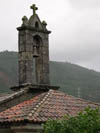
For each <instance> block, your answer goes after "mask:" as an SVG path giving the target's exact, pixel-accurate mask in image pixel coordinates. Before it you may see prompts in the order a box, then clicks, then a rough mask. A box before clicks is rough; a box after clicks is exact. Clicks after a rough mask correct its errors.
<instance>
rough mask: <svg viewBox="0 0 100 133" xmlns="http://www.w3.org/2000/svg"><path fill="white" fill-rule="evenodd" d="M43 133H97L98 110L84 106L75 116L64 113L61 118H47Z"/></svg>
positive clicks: (98, 124) (99, 115)
mask: <svg viewBox="0 0 100 133" xmlns="http://www.w3.org/2000/svg"><path fill="white" fill-rule="evenodd" d="M43 127H44V133H98V131H100V110H99V108H97V109H91V108H90V107H88V108H86V109H85V110H84V111H82V112H80V113H78V114H77V115H76V116H74V117H73V116H69V115H66V116H65V117H64V118H63V119H61V120H48V121H47V122H46V123H45V124H44V125H43Z"/></svg>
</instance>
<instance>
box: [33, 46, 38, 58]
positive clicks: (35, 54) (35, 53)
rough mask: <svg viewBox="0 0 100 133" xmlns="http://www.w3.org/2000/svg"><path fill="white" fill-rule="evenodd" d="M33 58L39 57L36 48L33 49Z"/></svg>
mask: <svg viewBox="0 0 100 133" xmlns="http://www.w3.org/2000/svg"><path fill="white" fill-rule="evenodd" d="M33 57H34V58H37V57H39V54H38V52H37V48H36V47H34V53H33Z"/></svg>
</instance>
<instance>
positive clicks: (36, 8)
mask: <svg viewBox="0 0 100 133" xmlns="http://www.w3.org/2000/svg"><path fill="white" fill-rule="evenodd" d="M30 8H31V9H32V10H33V15H35V14H36V10H38V7H36V5H35V4H33V5H32V6H31V7H30Z"/></svg>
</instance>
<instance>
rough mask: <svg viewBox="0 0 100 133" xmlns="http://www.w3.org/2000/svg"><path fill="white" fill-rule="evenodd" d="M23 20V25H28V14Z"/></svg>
mask: <svg viewBox="0 0 100 133" xmlns="http://www.w3.org/2000/svg"><path fill="white" fill-rule="evenodd" d="M22 21H23V23H22V25H28V18H27V17H26V16H24V17H23V18H22Z"/></svg>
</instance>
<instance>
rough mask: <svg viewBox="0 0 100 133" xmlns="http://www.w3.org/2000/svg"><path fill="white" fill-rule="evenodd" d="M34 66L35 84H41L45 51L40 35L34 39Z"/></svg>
mask: <svg viewBox="0 0 100 133" xmlns="http://www.w3.org/2000/svg"><path fill="white" fill-rule="evenodd" d="M33 65H34V74H35V76H34V77H35V83H36V84H40V81H41V73H42V69H43V67H42V65H43V50H42V38H41V37H40V36H39V35H35V36H34V37H33Z"/></svg>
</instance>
